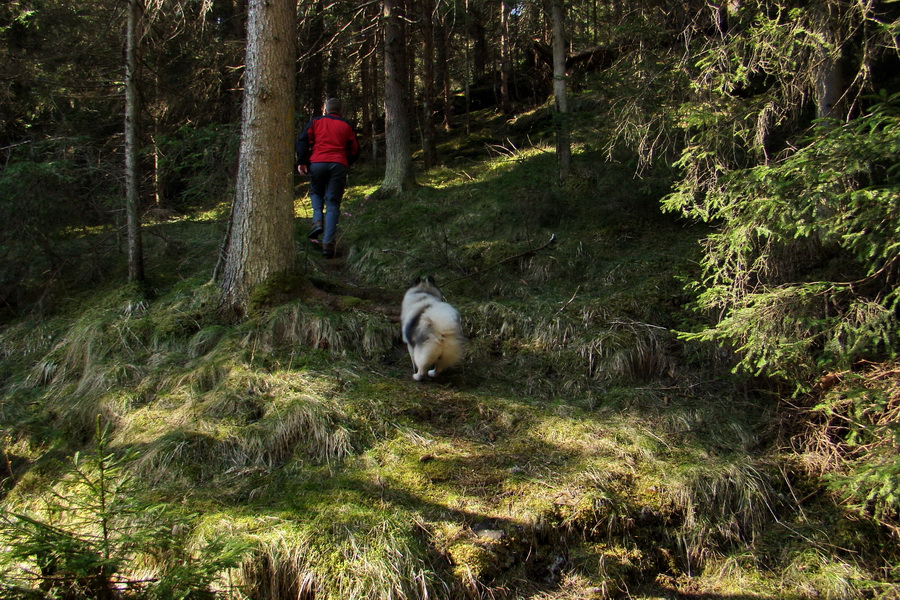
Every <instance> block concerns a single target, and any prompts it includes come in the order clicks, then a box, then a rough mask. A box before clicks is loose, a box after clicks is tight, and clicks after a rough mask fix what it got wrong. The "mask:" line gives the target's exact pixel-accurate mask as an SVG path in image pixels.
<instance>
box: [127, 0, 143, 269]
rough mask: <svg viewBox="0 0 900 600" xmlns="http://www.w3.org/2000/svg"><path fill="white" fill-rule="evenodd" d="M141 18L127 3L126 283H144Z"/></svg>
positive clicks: (139, 3) (136, 3)
mask: <svg viewBox="0 0 900 600" xmlns="http://www.w3.org/2000/svg"><path fill="white" fill-rule="evenodd" d="M143 14H144V3H143V0H128V16H127V27H126V40H125V219H126V229H127V232H128V235H127V238H128V280H129V281H143V280H144V249H143V241H142V239H141V221H140V210H139V208H140V202H141V194H140V181H141V178H140V173H139V170H140V166H139V165H140V141H139V138H138V119H139V118H140V101H139V99H140V94H139V90H138V69H139V65H140V56H139V53H140V44H141V37H142V26H141V25H142V22H143Z"/></svg>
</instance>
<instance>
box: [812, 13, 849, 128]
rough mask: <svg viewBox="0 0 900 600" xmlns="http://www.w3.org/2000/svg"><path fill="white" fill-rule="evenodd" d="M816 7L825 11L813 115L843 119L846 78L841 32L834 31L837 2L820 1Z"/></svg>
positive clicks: (837, 21)
mask: <svg viewBox="0 0 900 600" xmlns="http://www.w3.org/2000/svg"><path fill="white" fill-rule="evenodd" d="M818 10H820V11H822V12H823V13H824V14H823V16H822V21H823V23H824V24H825V25H824V28H825V31H823V34H824V37H825V43H824V44H820V45H819V48H818V55H819V56H818V58H819V65H818V69H817V70H816V73H815V77H816V80H815V81H816V116H817V117H818V118H820V119H843V118H844V117H846V116H847V115H846V113H847V108H846V106H845V104H846V103H845V102H844V101H843V96H844V92H845V91H846V87H847V82H846V80H845V76H844V65H843V57H842V52H843V49H842V48H841V47H840V45H839V44H840V42H839V41H838V40H839V39H840V34H839V33H838V32H837V31H835V29H836V28H837V27H838V25H837V23H839V22H840V18H841V16H842V15H840V14H837V13H840V11H841V7H840V4H838V3H836V2H827V3H823V4H822V5H821V6H819V7H818Z"/></svg>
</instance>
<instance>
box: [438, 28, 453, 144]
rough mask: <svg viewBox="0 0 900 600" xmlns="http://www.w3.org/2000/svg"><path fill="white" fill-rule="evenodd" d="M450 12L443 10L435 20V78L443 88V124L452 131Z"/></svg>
mask: <svg viewBox="0 0 900 600" xmlns="http://www.w3.org/2000/svg"><path fill="white" fill-rule="evenodd" d="M448 14H449V13H448V12H447V11H443V10H441V11H440V12H439V14H438V18H437V20H436V22H435V38H436V39H437V46H436V51H435V54H436V56H435V59H436V60H435V62H436V63H437V71H436V73H435V79H437V82H438V84H439V85H440V90H441V93H440V97H441V104H442V112H443V117H444V121H443V123H442V126H443V128H444V130H445V131H450V119H451V117H452V116H453V104H452V103H451V89H450V65H449V60H450V59H449V52H448V50H447V47H448V46H449V45H450V35H451V33H450V32H451V30H450V28H449V27H447V24H446V21H447V20H448V19H447V16H448Z"/></svg>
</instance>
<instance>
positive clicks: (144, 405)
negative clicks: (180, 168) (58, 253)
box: [0, 113, 873, 600]
mask: <svg viewBox="0 0 900 600" xmlns="http://www.w3.org/2000/svg"><path fill="white" fill-rule="evenodd" d="M532 117H533V118H543V117H541V115H539V114H537V113H535V115H532ZM495 118H496V117H494V116H492V115H485V121H486V122H488V124H486V125H485V126H484V129H483V130H480V131H476V132H473V136H472V137H471V138H469V139H462V138H461V137H454V138H452V139H450V140H447V141H445V142H444V144H443V145H442V152H445V153H446V155H448V156H452V157H453V159H452V160H448V161H447V164H446V165H445V166H442V167H438V168H435V169H432V170H430V171H427V172H420V173H417V178H418V181H419V184H420V187H419V188H418V189H416V190H414V191H412V192H410V193H409V194H406V195H404V196H403V197H399V198H390V197H384V198H379V197H374V196H373V192H374V191H375V190H376V189H377V188H378V184H377V181H378V177H377V174H374V172H370V171H368V170H365V169H360V171H359V172H358V175H357V174H356V172H354V176H353V177H351V181H350V183H351V186H350V187H349V188H348V190H347V194H346V196H345V205H344V209H345V211H346V213H347V214H346V215H343V216H342V220H341V226H340V227H341V236H342V237H341V244H342V245H344V246H345V247H346V254H345V255H344V256H343V259H342V260H341V261H340V262H336V263H333V264H331V265H328V267H327V268H325V267H322V266H321V265H318V263H315V264H316V265H317V266H316V268H315V269H314V270H313V272H314V273H315V279H316V281H315V285H317V286H319V291H321V292H322V294H321V296H320V298H321V299H317V300H313V299H304V300H298V299H295V300H291V301H288V302H284V303H282V304H279V305H277V306H273V307H267V308H266V309H265V310H262V311H259V312H258V313H254V315H253V316H252V317H251V318H250V319H248V321H246V322H245V323H242V324H234V323H227V322H222V321H221V320H220V319H219V318H218V317H217V316H216V313H215V311H214V310H213V307H215V305H216V297H217V296H216V294H217V288H216V286H215V284H211V283H208V279H209V278H208V276H206V277H204V276H201V275H202V273H203V272H206V273H207V274H209V273H210V269H211V264H212V263H213V262H214V258H215V252H214V250H213V251H212V252H209V250H210V249H214V248H215V247H216V246H217V243H218V242H219V241H220V238H221V234H222V227H223V222H222V217H223V215H224V212H225V211H224V209H223V208H222V207H219V208H217V209H214V210H211V211H208V212H205V213H203V214H195V215H192V216H191V223H187V222H186V220H185V219H179V220H175V221H170V222H167V223H160V224H158V225H154V227H155V228H158V230H159V232H161V233H166V235H170V234H171V235H170V239H169V240H168V241H166V240H163V239H162V238H158V240H157V242H158V243H159V244H160V246H159V247H160V248H168V251H167V252H162V253H160V254H158V255H157V256H156V258H155V260H157V261H159V262H158V264H159V265H160V266H161V267H165V268H167V269H169V270H170V271H169V272H167V273H166V275H167V277H166V278H165V279H162V278H161V280H162V282H161V283H159V284H157V288H156V289H155V291H154V294H151V295H144V294H138V293H136V291H135V290H130V289H116V290H112V291H109V290H107V291H105V292H95V293H87V292H84V293H83V295H81V296H80V297H79V299H78V300H77V302H74V303H73V305H77V306H73V307H72V308H71V309H70V310H69V311H68V312H63V311H61V312H60V313H59V314H58V315H57V316H56V317H55V318H54V319H53V320H42V321H40V322H39V323H34V322H32V321H29V322H22V323H15V324H12V325H11V326H9V327H7V328H6V329H4V330H3V331H0V348H2V354H0V366H2V369H3V371H2V372H3V374H4V381H3V386H4V387H3V390H4V396H3V401H2V404H0V426H2V428H3V429H2V433H3V438H2V439H3V448H4V452H5V453H6V455H7V456H12V457H13V458H14V460H12V459H11V460H10V470H11V471H14V475H15V480H16V485H12V484H11V483H10V484H9V485H8V486H7V487H5V488H3V489H9V490H10V491H9V495H8V497H7V498H6V501H7V502H10V503H14V502H19V501H24V500H26V499H28V500H31V501H38V500H39V499H40V497H41V494H43V493H45V492H46V490H48V489H49V488H50V486H51V485H52V481H53V478H54V476H55V470H54V468H53V467H52V466H51V465H53V464H54V463H53V459H54V458H56V457H60V456H65V455H67V454H71V453H73V452H75V451H77V450H80V449H82V448H84V447H85V446H86V445H87V444H88V443H89V440H90V438H91V433H92V431H93V428H94V427H95V423H96V417H97V415H98V414H100V415H101V416H102V420H103V422H104V423H105V424H108V425H109V426H110V428H111V435H112V440H113V442H114V446H115V449H116V450H117V451H124V450H126V449H130V450H133V451H135V452H136V453H137V459H136V461H135V463H134V464H133V472H134V474H135V475H136V476H137V477H138V478H139V479H140V480H141V481H142V482H144V483H145V484H146V485H147V486H148V487H149V489H150V490H152V493H153V494H154V495H155V496H158V497H159V498H160V499H161V500H162V501H165V502H170V503H173V504H179V505H182V506H184V507H185V509H186V510H192V511H196V512H197V513H198V514H202V515H203V516H202V522H201V525H200V526H199V527H198V528H197V530H196V531H195V532H194V536H195V537H196V539H197V540H198V543H199V540H202V539H203V538H204V537H214V536H216V535H219V534H222V535H225V534H226V533H227V535H237V536H239V537H242V538H245V539H247V540H248V541H250V542H251V543H252V546H253V548H254V549H253V551H252V552H250V553H248V554H247V556H246V557H245V559H244V561H243V563H242V564H241V566H240V567H239V568H237V569H234V570H233V571H232V572H230V573H223V574H221V580H220V581H219V583H218V585H219V590H220V593H221V594H222V595H223V596H224V597H231V598H241V599H242V600H243V599H245V598H256V597H259V598H263V597H265V598H270V599H281V598H292V599H295V598H298V597H311V594H312V593H315V597H316V598H335V599H337V598H340V599H341V600H344V599H362V598H366V599H369V598H385V599H387V598H410V599H412V598H415V599H422V600H424V599H425V598H448V599H454V600H455V599H458V598H520V597H521V598H534V599H538V598H541V599H551V598H559V599H563V598H594V599H597V598H613V597H626V596H627V597H634V598H645V597H646V598H650V597H663V596H667V597H668V596H674V595H677V594H678V593H680V591H679V590H682V591H683V590H684V589H685V588H686V589H687V591H689V592H690V593H697V594H701V593H710V594H720V595H729V596H734V597H755V596H759V597H766V596H768V597H774V596H776V595H781V596H782V597H792V596H793V597H797V598H800V597H807V598H808V597H813V596H818V597H832V598H854V597H860V592H859V590H860V589H861V588H862V584H861V583H860V581H861V580H862V579H863V578H864V577H872V576H873V573H872V571H871V569H870V567H869V566H868V565H867V564H866V563H865V561H864V560H862V559H859V560H858V561H855V562H854V561H849V560H847V558H846V556H845V555H842V551H840V550H839V549H837V548H830V547H828V546H827V545H826V544H823V543H821V542H819V545H818V546H816V550H815V552H803V551H800V550H797V549H796V548H798V547H801V546H802V543H803V542H804V537H803V535H800V534H796V533H795V532H794V531H793V530H790V529H788V528H786V527H784V524H785V523H788V522H792V521H793V519H794V517H796V516H797V510H798V509H797V502H798V496H797V495H795V493H794V492H795V490H794V489H793V488H792V487H791V486H792V485H793V482H792V481H791V479H790V478H791V477H794V474H793V473H790V472H789V471H788V468H787V467H786V466H783V465H779V463H778V456H777V455H776V453H775V449H774V447H773V445H772V434H771V429H769V425H770V423H771V414H770V410H771V409H770V408H769V406H770V404H771V400H770V399H769V398H759V397H756V396H754V395H753V392H752V390H751V388H750V386H749V385H748V384H747V383H746V382H743V381H740V380H737V379H735V378H733V377H732V376H731V375H730V374H729V372H728V370H729V367H730V365H729V364H728V359H727V356H724V357H723V353H722V352H719V351H717V350H716V349H706V348H703V347H695V346H688V345H686V344H685V343H683V342H681V341H679V340H678V338H677V337H676V336H675V334H674V332H673V329H675V328H676V327H677V326H683V325H685V324H686V323H687V324H689V322H690V319H691V317H690V316H689V315H688V313H687V312H686V311H684V309H683V306H682V305H683V304H684V302H685V301H686V299H685V297H684V295H683V293H682V292H681V288H680V284H679V283H678V281H677V280H676V277H678V276H680V275H683V272H684V269H686V268H690V261H691V257H692V256H693V253H694V252H696V249H695V247H694V244H695V242H696V239H697V237H699V235H698V234H697V233H696V232H694V231H692V230H691V229H689V228H685V227H684V226H683V225H682V224H680V223H673V222H671V221H669V220H667V219H665V218H663V217H661V216H660V215H659V214H658V213H657V212H656V211H655V209H654V208H653V207H654V206H655V204H654V202H655V199H654V198H652V197H651V196H652V193H653V190H650V191H646V190H645V191H639V190H636V187H635V186H636V184H635V183H634V180H633V178H632V177H631V174H630V173H628V172H626V171H625V170H624V169H622V167H621V166H619V165H609V164H604V163H599V162H597V163H595V162H592V161H593V160H594V158H593V157H591V156H588V153H589V149H587V148H586V147H583V148H581V150H582V153H581V154H578V155H577V156H576V166H577V168H578V169H580V170H579V171H578V173H579V175H578V177H577V178H576V181H574V182H572V183H571V184H569V185H568V187H566V188H564V189H555V188H553V187H552V186H551V185H549V184H548V182H549V181H552V177H553V169H554V168H555V161H554V158H553V156H552V154H551V153H550V152H549V149H550V148H549V146H548V145H547V144H546V140H543V141H539V140H532V141H531V143H530V142H529V140H528V139H523V138H521V137H520V138H518V139H512V137H511V136H510V137H507V136H506V135H504V136H498V135H493V134H492V132H491V129H490V127H492V126H493V125H491V123H493V122H494V121H493V119H495ZM295 192H296V197H295V202H294V209H295V218H296V219H297V221H298V224H297V228H298V229H297V230H298V239H299V240H300V241H301V242H302V241H303V238H304V235H305V224H304V223H303V222H302V221H303V220H304V219H308V218H309V217H310V211H309V201H308V198H307V197H306V195H305V194H306V187H305V183H302V182H300V183H298V186H297V188H296V190H295ZM188 225H190V227H189V226H188ZM194 226H196V228H194ZM174 232H177V235H178V238H177V239H176V238H175V233H174ZM551 235H555V236H556V237H555V238H554V240H555V241H554V243H553V244H547V243H546V242H547V240H549V239H550V236H551ZM176 241H177V242H178V243H179V244H182V245H180V246H179V245H178V244H175V243H174V242H176ZM201 241H202V251H201V250H195V242H196V243H199V242H201ZM155 243H156V242H155ZM186 248H190V249H191V250H192V251H196V252H197V254H196V255H194V256H188V257H186V256H185V254H186V252H185V249H186ZM198 256H202V257H203V258H202V259H200V258H198ZM187 262H192V263H193V264H190V265H188V264H186V263H187ZM204 269H205V271H203V270H204ZM422 273H432V274H435V275H436V276H437V278H438V282H439V284H441V285H443V286H444V287H443V290H444V293H445V295H446V296H447V299H448V301H450V302H451V303H453V304H454V305H456V306H457V307H458V309H459V310H460V313H461V314H462V317H463V321H464V329H465V333H466V336H467V338H468V341H467V344H468V352H467V355H468V358H467V360H466V362H465V364H463V365H461V366H460V367H459V368H458V369H456V370H455V371H453V372H448V373H447V375H446V376H444V377H441V378H440V379H439V380H437V381H433V382H427V383H423V384H420V383H416V382H414V381H412V379H411V377H410V366H409V358H408V356H407V351H406V349H405V347H404V346H403V344H402V342H401V341H400V323H399V301H400V298H401V297H402V294H403V291H404V290H405V288H406V286H407V285H408V283H409V282H410V280H411V279H412V278H413V277H414V276H415V275H418V274H422ZM334 290H337V291H334ZM85 298H86V299H85ZM51 451H52V452H51ZM32 463H37V464H38V465H39V466H38V467H37V468H30V465H31V464H32ZM0 466H2V465H0ZM782 467H783V468H782ZM809 485H813V484H809ZM832 516H834V515H833V514H832ZM797 520H800V519H799V518H798V519H797ZM804 535H805V534H804ZM785 540H788V542H790V543H788V544H786V543H785ZM792 548H793V549H792ZM779 550H783V552H775V551H779ZM692 586H693V587H692ZM776 592H777V593H776ZM304 594H307V596H304Z"/></svg>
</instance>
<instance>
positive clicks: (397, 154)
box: [381, 0, 415, 193]
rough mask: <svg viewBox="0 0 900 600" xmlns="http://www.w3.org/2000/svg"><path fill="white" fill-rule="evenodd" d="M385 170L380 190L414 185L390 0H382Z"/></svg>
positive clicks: (400, 43) (399, 46) (400, 52)
mask: <svg viewBox="0 0 900 600" xmlns="http://www.w3.org/2000/svg"><path fill="white" fill-rule="evenodd" d="M382 11H383V14H382V17H383V19H384V79H385V81H384V118H385V125H384V129H385V132H384V133H385V147H386V148H385V160H386V165H385V172H384V181H383V182H382V183H381V191H382V192H387V193H400V192H403V191H404V190H406V189H408V188H409V187H411V186H412V185H414V183H415V180H414V177H413V168H412V153H411V151H410V141H409V133H410V127H409V112H410V111H409V101H408V99H407V97H406V90H407V78H406V68H405V55H406V53H405V51H404V47H405V44H406V40H405V39H404V38H403V35H402V30H401V27H400V20H399V14H398V12H399V9H398V6H397V4H396V2H395V1H394V0H383V2H382Z"/></svg>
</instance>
